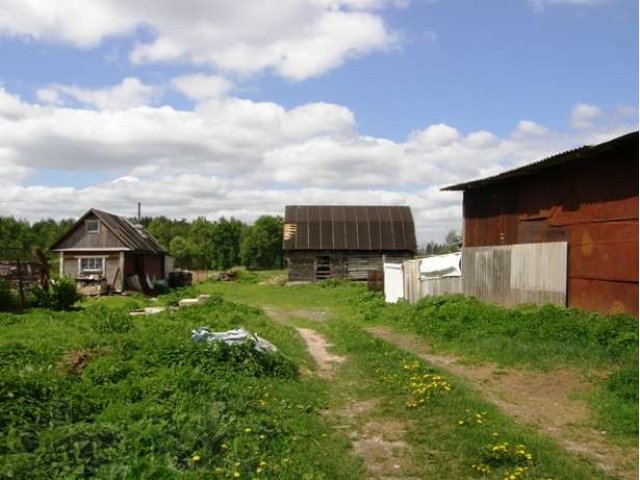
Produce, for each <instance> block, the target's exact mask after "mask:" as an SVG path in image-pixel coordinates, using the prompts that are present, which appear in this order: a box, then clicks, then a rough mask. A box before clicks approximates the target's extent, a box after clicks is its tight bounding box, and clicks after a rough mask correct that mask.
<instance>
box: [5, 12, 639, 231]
mask: <svg viewBox="0 0 640 480" xmlns="http://www.w3.org/2000/svg"><path fill="white" fill-rule="evenodd" d="M86 3H87V5H83V6H80V7H79V6H78V5H77V3H74V2H71V1H66V0H60V1H59V2H55V3H53V4H52V3H51V2H46V1H43V2H30V3H29V4H28V5H25V2H18V1H13V0H0V11H2V12H4V14H3V15H0V52H1V55H0V88H2V91H1V95H0V145H1V146H0V178H1V180H0V187H2V189H1V190H0V208H1V210H2V213H3V214H10V215H16V216H18V217H23V218H28V219H32V220H33V219H36V218H40V217H43V216H52V217H57V218H60V217H66V216H78V215H80V214H82V213H83V210H84V209H86V208H89V207H90V206H95V207H98V208H103V209H106V210H111V211H113V212H114V213H120V214H124V215H128V214H131V211H132V210H133V209H134V206H135V205H136V203H137V201H142V202H143V205H144V209H145V211H146V214H149V215H154V214H165V215H169V216H176V217H187V218H192V217H194V216H197V215H206V216H208V217H210V218H217V217H218V216H220V215H227V216H229V215H233V216H235V217H238V218H241V219H243V220H246V221H252V220H254V219H255V218H256V217H257V216H258V215H260V214H263V213H279V212H282V211H283V207H284V205H285V204H287V203H355V204H367V203H374V204H379V203H393V204H408V205H410V206H412V209H413V210H414V216H415V217H416V223H417V226H418V234H419V238H420V240H421V241H427V240H429V239H435V240H440V239H442V238H443V237H444V235H446V232H447V231H448V230H449V229H451V228H457V229H459V228H460V197H459V195H458V194H451V193H443V192H439V188H440V187H442V186H444V185H447V184H449V183H455V182H458V181H462V180H468V179H471V178H476V177H479V176H483V175H487V174H493V173H497V172H499V171H501V170H503V169H505V168H511V167H513V166H515V165H519V164H522V163H526V162H529V161H535V160H538V159H540V158H543V157H544V156H545V155H549V154H552V153H556V152H558V151H562V150H563V149H566V148H571V147H574V146H576V145H580V144H585V143H596V142H599V141H603V140H607V139H609V138H613V137H615V136H617V135H619V134H622V133H625V132H627V131H630V130H633V129H637V123H638V110H637V107H638V3H637V2H635V1H627V0H491V1H483V2H479V1H477V0H475V1H472V0H466V1H463V0H459V1H454V0H431V1H428V0H414V1H408V0H407V1H393V0H341V1H330V0H309V1H302V0H282V1H281V2H280V3H278V8H270V7H269V6H268V5H262V4H260V5H261V6H260V8H255V5H256V4H255V2H253V3H252V2H250V1H249V0H243V1H238V2H234V4H233V6H231V5H230V4H227V2H223V1H219V2H216V1H211V2H200V1H197V0H190V1H184V2H181V8H175V4H173V5H172V3H171V2H152V1H150V0H140V1H139V2H136V5H135V6H131V5H130V4H128V3H126V2H123V1H122V0H104V1H103V2H86Z"/></svg>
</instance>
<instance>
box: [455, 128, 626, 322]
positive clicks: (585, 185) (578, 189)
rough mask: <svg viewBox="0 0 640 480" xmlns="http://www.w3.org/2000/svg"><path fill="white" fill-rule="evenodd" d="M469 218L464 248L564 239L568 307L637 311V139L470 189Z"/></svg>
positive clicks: (466, 196)
mask: <svg viewBox="0 0 640 480" xmlns="http://www.w3.org/2000/svg"><path fill="white" fill-rule="evenodd" d="M464 216H465V220H464V246H465V247H481V246H496V245H509V244H523V243H537V242H555V241H567V242H568V243H569V257H568V279H567V282H568V285H569V286H568V292H567V294H568V298H567V303H568V305H569V306H574V307H580V308H585V309H588V310H596V311H600V312H602V313H610V312H626V313H629V314H632V315H635V316H638V148H637V140H636V145H635V149H629V148H628V146H627V147H625V149H616V148H611V149H608V150H604V151H602V152H601V153H599V155H598V156H597V157H595V158H589V159H587V160H583V161H575V162H571V163H568V164H560V165H556V166H554V167H552V168H548V169H546V170H543V171H540V172H537V173H536V174H535V175H529V176H522V177H515V178H511V179H508V180H505V181H503V182H500V183H497V184H489V185H487V186H484V187H482V188H475V189H469V190H466V191H465V192H464ZM478 261H481V260H478ZM492 261H497V260H496V259H494V260H492ZM482 285H484V284H481V285H479V286H477V287H476V288H477V289H481V288H482Z"/></svg>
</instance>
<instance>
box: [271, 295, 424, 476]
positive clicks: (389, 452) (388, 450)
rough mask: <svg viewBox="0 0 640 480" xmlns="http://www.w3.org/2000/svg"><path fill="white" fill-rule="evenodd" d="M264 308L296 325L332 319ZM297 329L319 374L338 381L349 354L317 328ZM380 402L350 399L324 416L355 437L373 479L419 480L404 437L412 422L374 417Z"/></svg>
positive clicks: (322, 314) (344, 391) (318, 313)
mask: <svg viewBox="0 0 640 480" xmlns="http://www.w3.org/2000/svg"><path fill="white" fill-rule="evenodd" d="M263 311H264V312H265V313H266V314H267V315H268V316H269V317H270V318H271V319H272V320H275V321H276V322H278V323H281V324H285V325H293V320H294V319H295V318H304V319H307V320H312V321H325V320H328V315H327V313H326V312H322V311H315V310H296V311H285V310H280V309H278V308H275V307H266V308H263ZM294 327H295V326H294ZM295 328H296V330H297V332H298V334H299V335H300V337H301V338H302V339H303V340H304V342H305V343H306V345H307V350H308V351H309V354H310V355H311V357H313V360H314V361H315V363H316V364H317V366H318V375H319V376H320V377H321V378H323V379H325V380H327V381H332V380H334V377H335V376H336V370H335V367H336V365H340V364H342V363H344V362H345V361H346V360H347V357H344V356H342V355H336V354H334V353H332V352H330V351H329V348H330V347H331V344H330V343H329V342H328V341H327V339H326V338H325V337H324V336H322V335H321V334H319V333H318V332H317V331H315V330H313V329H310V328H300V327H295ZM340 395H344V396H345V397H346V398H349V397H350V392H349V391H348V389H341V391H340ZM379 403H380V401H379V399H376V398H373V399H366V400H349V401H347V402H346V403H345V404H344V405H343V406H342V407H341V408H339V409H335V410H327V411H326V412H325V413H324V415H325V417H327V419H328V420H329V421H331V422H332V423H333V424H334V427H333V428H334V429H336V430H345V432H346V434H347V435H348V436H349V438H350V439H351V442H352V444H353V450H354V452H355V453H356V455H358V456H360V458H362V460H363V463H364V465H365V467H366V469H367V472H368V479H369V480H385V479H400V478H401V479H403V480H414V479H415V480H418V477H413V476H411V475H410V472H411V470H412V468H413V462H412V460H411V450H410V446H409V444H408V443H407V442H406V441H405V440H404V437H405V435H406V433H407V432H408V430H409V427H410V425H409V423H408V422H406V421H398V420H394V419H383V418H375V419H372V418H370V417H371V416H372V414H373V413H375V410H376V409H377V408H379ZM408 473H409V475H407V474H408Z"/></svg>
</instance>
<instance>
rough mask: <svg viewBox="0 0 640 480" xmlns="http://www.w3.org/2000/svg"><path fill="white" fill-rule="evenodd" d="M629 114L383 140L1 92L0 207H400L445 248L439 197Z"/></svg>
mask: <svg viewBox="0 0 640 480" xmlns="http://www.w3.org/2000/svg"><path fill="white" fill-rule="evenodd" d="M581 110H584V108H582V107H580V106H577V111H581ZM630 111H631V109H628V108H624V107H618V108H616V109H615V110H612V111H611V112H610V111H608V110H605V109H602V115H601V118H600V122H599V124H598V126H597V128H596V127H594V128H591V129H584V130H579V131H576V132H573V133H571V134H566V133H563V132H559V131H556V130H552V129H550V128H547V127H544V126H542V125H539V124H536V123H534V122H531V121H525V120H523V121H521V122H520V123H518V124H517V125H515V126H514V129H513V131H512V132H511V133H510V134H509V135H505V136H498V135H496V134H495V133H492V132H489V131H487V130H477V131H472V132H467V133H465V132H461V131H460V130H458V129H456V128H454V127H452V126H447V125H443V124H436V125H427V126H425V127H424V128H422V129H416V130H415V131H413V132H410V133H409V134H408V135H407V138H406V139H405V140H404V141H392V140H389V139H385V138H378V137H370V136H366V135H363V134H362V133H361V132H358V130H357V128H356V119H355V117H354V115H353V112H351V111H350V110H349V109H348V108H346V107H344V106H341V105H334V104H327V103H312V104H307V105H301V106H299V107H296V108H292V109H288V110H287V109H285V108H283V107H282V106H281V105H278V104H276V103H269V102H253V101H250V100H246V99H239V98H234V97H221V98H214V99H209V100H206V101H203V102H202V103H199V104H198V105H197V106H196V108H195V109H194V110H193V111H181V110H176V109H174V108H171V107H167V106H162V107H154V106H138V107H134V108H129V109H124V110H95V109H89V108H78V107H76V108H71V107H68V106H67V107H63V106H56V105H49V106H46V107H45V106H41V105H37V104H31V103H28V102H25V101H23V100H21V99H20V98H19V97H17V96H15V95H11V94H10V93H7V92H5V91H3V90H0V145H1V147H0V185H1V187H2V188H0V205H2V210H3V214H8V215H16V216H19V217H26V218H31V219H36V218H41V217H46V216H53V217H57V218H60V217H68V216H77V215H80V214H81V213H83V211H84V210H85V209H87V208H89V207H91V206H95V207H99V208H103V209H105V210H108V211H114V212H115V213H121V214H131V215H133V214H134V213H135V207H136V204H137V202H139V201H140V202H142V203H143V209H144V211H145V214H148V215H160V214H162V215H168V216H175V217H188V218H193V217H196V216H198V215H206V216H208V217H211V218H217V217H218V216H220V215H226V216H230V215H233V216H236V217H237V218H240V219H242V220H245V221H252V220H254V219H255V218H256V217H257V216H259V215H260V214H263V213H281V212H282V210H283V207H284V205H286V204H288V203H328V204H337V203H355V204H386V203H390V204H406V205H410V206H411V207H412V209H413V212H414V216H415V218H416V221H417V228H418V234H419V237H420V239H421V241H424V242H426V241H427V240H429V239H435V240H442V239H443V238H444V236H445V235H446V233H447V231H448V230H449V229H451V228H460V222H461V220H460V215H461V203H460V200H461V196H460V195H459V194H455V193H446V192H440V191H439V188H441V187H442V186H445V185H449V184H453V183H458V182H461V181H465V180H471V179H475V178H480V177H483V176H487V175H492V174H496V173H499V172H501V171H503V170H505V169H509V168H513V167H515V166H518V165H522V164H524V163H529V162H532V161H536V160H539V159H541V158H544V157H546V156H548V155H552V154H554V153H558V152H561V151H564V150H566V149H568V148H573V147H576V146H578V145H582V144H593V143H597V142H599V141H604V140H607V139H610V138H613V137H615V136H617V135H620V134H622V133H626V132H628V131H630V130H632V129H635V128H637V126H636V120H637V119H636V118H635V117H633V118H631V119H630V118H629V114H630V113H629V112H630ZM621 112H622V113H626V114H627V116H626V117H625V116H621ZM623 117H624V118H623ZM88 170H92V171H94V172H102V173H100V175H102V180H101V181H100V182H97V183H94V182H89V185H88V186H86V187H85V188H78V187H69V186H68V185H65V184H64V181H59V182H57V183H58V184H60V186H42V185H40V186H38V185H32V184H30V183H32V181H31V180H30V175H33V174H34V173H38V177H39V178H42V176H43V175H46V174H47V172H49V171H56V172H58V176H59V173H60V172H69V173H73V175H74V177H75V178H84V177H83V172H86V171H88ZM95 175H98V173H93V175H92V177H94V178H95Z"/></svg>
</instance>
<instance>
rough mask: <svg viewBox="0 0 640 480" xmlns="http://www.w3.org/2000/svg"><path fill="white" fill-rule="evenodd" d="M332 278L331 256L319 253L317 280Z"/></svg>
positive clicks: (317, 258)
mask: <svg viewBox="0 0 640 480" xmlns="http://www.w3.org/2000/svg"><path fill="white" fill-rule="evenodd" d="M326 278H331V257H330V256H329V255H318V256H317V257H316V280H324V279H326Z"/></svg>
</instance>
